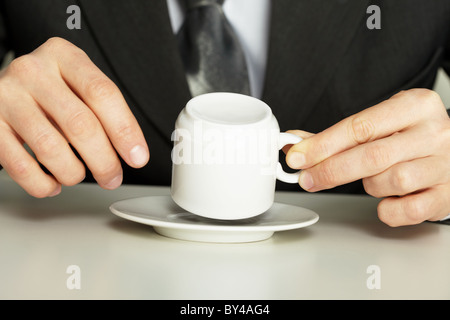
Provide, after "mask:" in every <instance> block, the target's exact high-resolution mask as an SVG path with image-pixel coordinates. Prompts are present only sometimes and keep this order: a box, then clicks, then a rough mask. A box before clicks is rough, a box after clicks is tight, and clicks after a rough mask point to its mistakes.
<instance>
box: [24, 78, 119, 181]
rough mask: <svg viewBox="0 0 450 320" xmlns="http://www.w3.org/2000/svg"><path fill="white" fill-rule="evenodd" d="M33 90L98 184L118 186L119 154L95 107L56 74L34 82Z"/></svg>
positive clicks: (34, 95) (38, 100) (42, 106)
mask: <svg viewBox="0 0 450 320" xmlns="http://www.w3.org/2000/svg"><path fill="white" fill-rule="evenodd" d="M30 92H31V94H33V97H34V98H35V99H36V101H37V102H38V103H39V104H40V106H41V108H42V109H43V110H44V111H45V112H46V113H47V114H48V115H51V117H52V120H53V121H54V122H55V123H56V124H57V126H58V127H59V129H60V130H61V131H62V132H63V133H64V135H65V137H66V138H67V139H68V140H69V142H70V143H71V144H72V145H73V146H74V147H75V149H76V150H77V151H78V153H79V154H80V156H81V157H82V158H83V160H84V162H85V163H86V165H87V166H88V168H89V169H90V171H91V172H92V175H93V176H94V178H95V180H96V181H97V182H98V184H99V185H100V186H101V187H103V188H105V189H115V188H117V187H119V186H120V184H121V183H122V167H121V164H120V161H119V158H118V157H117V153H116V151H115V150H114V148H113V146H112V145H111V142H110V140H109V139H108V137H107V135H106V133H105V131H104V129H103V126H102V124H101V123H100V121H99V120H98V118H97V117H96V115H95V114H94V113H93V112H92V110H91V109H90V108H88V107H87V106H86V105H85V104H84V103H83V101H81V100H80V99H79V98H78V97H77V96H76V95H75V94H74V93H73V92H72V91H71V90H70V89H69V88H68V87H67V85H66V84H65V83H64V81H62V80H61V79H60V78H58V77H56V76H52V75H47V82H41V84H40V85H39V88H37V87H34V86H32V88H31V89H30ZM52 92H58V94H56V95H55V94H52ZM57 150H58V149H57V148H56V146H55V152H57ZM72 154H73V153H72ZM65 167H67V164H66V166H65Z"/></svg>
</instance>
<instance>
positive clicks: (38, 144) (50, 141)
mask: <svg viewBox="0 0 450 320" xmlns="http://www.w3.org/2000/svg"><path fill="white" fill-rule="evenodd" d="M33 146H34V147H33V149H34V152H35V153H36V155H37V156H38V157H48V156H51V155H54V154H55V153H56V152H58V149H59V139H58V137H57V136H56V135H55V134H53V133H52V132H42V133H40V134H38V135H37V136H36V138H35V141H34V144H33Z"/></svg>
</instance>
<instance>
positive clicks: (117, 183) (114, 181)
mask: <svg viewBox="0 0 450 320" xmlns="http://www.w3.org/2000/svg"><path fill="white" fill-rule="evenodd" d="M122 179H123V177H122V175H118V176H117V177H115V178H114V179H112V180H111V181H110V182H109V183H107V184H105V185H104V188H105V189H109V190H113V189H117V188H118V187H120V185H121V184H122Z"/></svg>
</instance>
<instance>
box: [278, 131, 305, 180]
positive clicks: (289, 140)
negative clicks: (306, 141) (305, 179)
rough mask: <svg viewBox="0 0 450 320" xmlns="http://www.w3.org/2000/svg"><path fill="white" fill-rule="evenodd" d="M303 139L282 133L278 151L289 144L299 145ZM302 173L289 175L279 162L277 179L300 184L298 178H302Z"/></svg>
mask: <svg viewBox="0 0 450 320" xmlns="http://www.w3.org/2000/svg"><path fill="white" fill-rule="evenodd" d="M302 140H303V139H302V138H300V137H299V136H296V135H295V134H292V133H287V132H281V133H280V140H279V143H278V149H279V150H281V149H282V148H283V147H284V146H285V145H288V144H297V143H299V142H300V141H302ZM300 172H301V170H300V171H297V172H295V173H287V172H285V171H284V170H283V167H281V163H279V162H278V164H277V174H276V175H277V179H278V180H280V181H283V182H286V183H298V178H299V176H300Z"/></svg>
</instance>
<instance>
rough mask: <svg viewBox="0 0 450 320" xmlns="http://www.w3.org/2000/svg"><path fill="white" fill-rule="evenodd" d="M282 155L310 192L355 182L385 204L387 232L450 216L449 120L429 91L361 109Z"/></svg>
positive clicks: (405, 93) (382, 215) (412, 92)
mask: <svg viewBox="0 0 450 320" xmlns="http://www.w3.org/2000/svg"><path fill="white" fill-rule="evenodd" d="M291 132H292V133H297V134H298V135H300V136H302V137H304V138H306V139H305V140H303V141H302V142H300V143H299V144H297V145H294V146H293V147H292V148H290V149H289V151H288V153H287V156H286V161H287V163H288V165H289V166H290V167H292V168H294V169H305V170H303V171H302V173H301V175H300V178H299V183H300V185H301V187H302V188H304V189H305V190H307V191H310V192H315V191H319V190H323V189H330V188H333V187H336V186H338V185H342V184H346V183H349V182H352V181H356V180H359V179H362V181H363V184H364V188H365V190H366V192H367V193H368V194H370V195H372V196H374V197H378V198H385V199H383V200H382V201H381V202H380V204H379V206H378V216H379V218H380V220H382V221H383V222H385V223H386V224H388V225H390V226H400V225H411V224H418V223H421V222H423V221H425V220H430V221H435V220H440V219H443V218H444V217H446V216H447V215H448V214H449V213H450V118H449V116H448V114H447V112H446V110H445V107H444V105H443V103H442V101H441V99H440V97H439V95H438V94H436V93H435V92H433V91H430V90H426V89H412V90H408V91H403V92H400V93H398V94H396V95H395V96H393V97H392V98H390V99H389V100H386V101H384V102H382V103H380V104H378V105H376V106H374V107H372V108H369V109H366V110H364V111H361V112H359V113H357V114H355V115H353V116H350V117H349V118H347V119H344V120H342V121H341V122H339V123H337V124H336V125H334V126H332V127H330V128H328V129H326V130H324V131H323V132H321V133H318V134H316V135H311V134H308V133H305V132H302V131H291Z"/></svg>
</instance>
